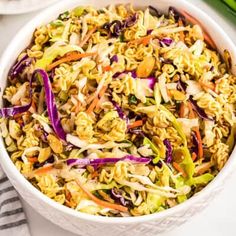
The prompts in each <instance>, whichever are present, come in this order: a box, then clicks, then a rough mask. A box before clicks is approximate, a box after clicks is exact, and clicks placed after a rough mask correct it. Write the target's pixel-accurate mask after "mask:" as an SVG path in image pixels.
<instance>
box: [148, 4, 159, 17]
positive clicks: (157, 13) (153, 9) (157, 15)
mask: <svg viewBox="0 0 236 236" xmlns="http://www.w3.org/2000/svg"><path fill="white" fill-rule="evenodd" d="M148 8H149V10H150V13H151V14H152V15H153V16H156V17H160V16H161V13H160V12H159V11H158V10H157V9H156V8H155V7H153V6H148Z"/></svg>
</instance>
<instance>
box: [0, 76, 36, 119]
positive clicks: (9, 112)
mask: <svg viewBox="0 0 236 236" xmlns="http://www.w3.org/2000/svg"><path fill="white" fill-rule="evenodd" d="M33 81H34V80H33V78H31V80H30V91H29V94H30V103H29V104H27V105H23V106H14V107H4V108H1V109H0V117H4V118H7V117H11V116H14V115H17V114H20V113H24V112H26V111H28V110H29V109H30V107H31V104H32V94H33V91H32V83H33Z"/></svg>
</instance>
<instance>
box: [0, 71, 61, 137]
mask: <svg viewBox="0 0 236 236" xmlns="http://www.w3.org/2000/svg"><path fill="white" fill-rule="evenodd" d="M37 75H40V76H41V77H42V79H43V83H44V89H45V96H46V99H45V100H46V104H47V111H48V115H49V119H50V121H51V123H52V127H53V129H54V132H55V133H56V135H57V136H58V137H59V138H61V139H62V140H66V133H65V131H64V130H63V128H62V126H61V122H60V118H59V115H58V111H57V107H56V102H55V98H54V95H53V93H52V89H51V83H50V80H49V78H48V75H47V73H46V72H45V71H44V70H42V69H38V70H35V71H34V73H33V75H32V77H31V80H30V103H29V104H27V105H24V106H15V107H8V108H1V109H0V116H1V117H10V116H14V115H16V114H20V113H23V112H26V111H28V110H29V109H30V107H31V104H32V93H33V91H32V83H33V82H34V81H35V80H36V77H37Z"/></svg>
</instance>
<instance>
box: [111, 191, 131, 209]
mask: <svg viewBox="0 0 236 236" xmlns="http://www.w3.org/2000/svg"><path fill="white" fill-rule="evenodd" d="M111 197H112V198H113V199H114V200H116V201H118V202H119V203H120V204H121V205H123V206H127V205H129V202H128V201H126V200H125V198H124V197H123V196H122V192H121V191H120V190H119V189H117V188H113V189H111Z"/></svg>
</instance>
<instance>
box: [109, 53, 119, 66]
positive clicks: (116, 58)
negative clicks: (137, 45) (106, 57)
mask: <svg viewBox="0 0 236 236" xmlns="http://www.w3.org/2000/svg"><path fill="white" fill-rule="evenodd" d="M110 62H111V64H112V63H113V62H118V56H117V55H114V56H112V57H111V59H110Z"/></svg>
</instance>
